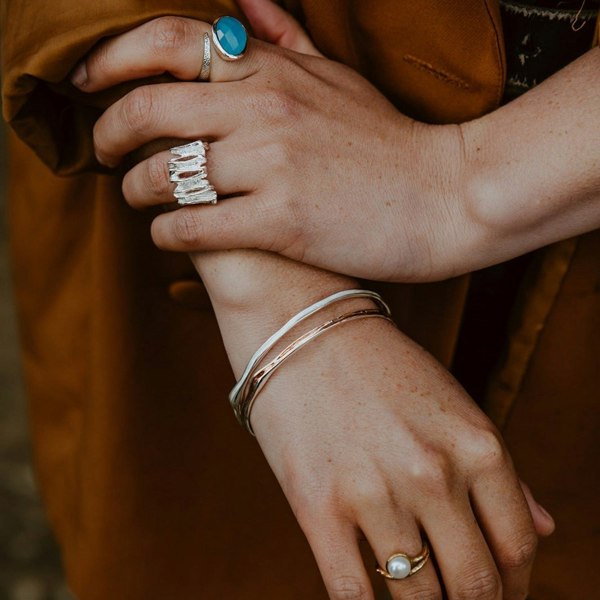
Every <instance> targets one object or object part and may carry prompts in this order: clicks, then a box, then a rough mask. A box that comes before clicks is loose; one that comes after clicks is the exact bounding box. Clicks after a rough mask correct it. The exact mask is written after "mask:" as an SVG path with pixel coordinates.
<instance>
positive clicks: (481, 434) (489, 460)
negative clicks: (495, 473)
mask: <svg viewBox="0 0 600 600" xmlns="http://www.w3.org/2000/svg"><path fill="white" fill-rule="evenodd" d="M471 455H472V456H473V457H474V459H475V461H476V463H477V465H478V467H479V468H480V469H481V470H489V469H497V468H498V466H499V465H501V464H503V463H504V462H505V461H506V458H507V454H506V449H505V447H504V443H503V441H502V438H501V437H500V434H499V433H498V431H497V430H496V429H495V428H493V427H492V426H490V427H489V428H488V429H486V430H483V431H482V430H480V431H478V432H477V435H476V436H475V437H474V439H473V440H472V442H471Z"/></svg>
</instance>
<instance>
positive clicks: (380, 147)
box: [85, 0, 600, 281]
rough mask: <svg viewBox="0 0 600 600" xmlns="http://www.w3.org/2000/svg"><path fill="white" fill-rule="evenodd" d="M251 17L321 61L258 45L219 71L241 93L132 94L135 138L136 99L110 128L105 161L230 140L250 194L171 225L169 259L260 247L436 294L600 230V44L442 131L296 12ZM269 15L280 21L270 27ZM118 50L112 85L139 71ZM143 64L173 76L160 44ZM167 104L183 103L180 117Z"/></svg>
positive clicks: (159, 193) (135, 186) (161, 197)
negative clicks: (331, 56)
mask: <svg viewBox="0 0 600 600" xmlns="http://www.w3.org/2000/svg"><path fill="white" fill-rule="evenodd" d="M242 5H243V6H245V7H246V8H247V9H249V10H250V11H251V16H255V17H256V19H260V20H259V21H258V29H259V31H261V33H263V34H264V33H265V31H266V32H267V33H268V32H269V31H270V30H269V29H268V28H269V27H270V28H275V27H279V28H280V29H275V30H274V31H270V33H269V36H270V39H277V40H279V41H280V42H281V41H282V40H283V41H288V40H293V42H294V43H295V44H297V45H298V47H299V48H301V49H302V50H303V51H304V52H308V53H309V54H300V53H297V52H293V53H292V52H286V51H281V52H278V51H275V50H274V49H273V47H272V46H269V47H265V46H264V45H263V44H260V43H258V42H256V43H254V44H252V45H251V49H250V51H249V55H248V56H247V57H245V58H244V60H243V61H240V63H235V64H222V65H217V69H216V71H215V73H214V74H213V75H214V76H213V81H219V82H227V85H225V86H223V85H215V86H210V87H208V88H207V87H206V86H197V85H195V84H193V85H190V86H176V87H173V86H170V87H169V86H157V87H154V88H143V89H141V90H140V91H139V92H138V96H137V97H135V96H134V97H128V98H127V99H125V100H124V102H127V103H129V104H128V106H127V110H128V112H129V113H132V114H134V118H135V119H137V121H136V122H135V123H133V126H134V127H137V129H138V130H139V131H138V134H139V135H138V136H136V137H135V138H130V137H128V136H127V135H126V133H125V132H126V131H127V130H126V128H125V127H124V125H127V124H126V123H123V121H122V118H123V116H124V115H125V114H128V112H127V111H124V110H123V105H122V104H117V105H115V106H114V107H113V109H112V110H109V112H108V115H107V117H106V118H105V119H102V120H101V121H100V123H99V125H98V128H97V132H96V142H97V150H98V155H99V157H100V159H101V160H103V161H105V162H108V163H111V162H115V161H119V160H120V159H121V157H122V156H123V155H124V154H125V153H127V152H129V151H130V150H132V147H131V144H137V143H139V142H140V141H147V140H149V139H152V138H153V137H156V136H159V135H163V134H164V133H165V130H168V131H169V132H170V133H172V134H173V133H174V134H176V135H179V136H181V137H189V136H195V137H204V138H207V139H213V140H215V141H214V143H213V144H212V151H211V153H210V157H209V167H210V172H211V180H212V181H213V183H214V185H215V186H216V188H217V191H218V192H219V193H220V194H221V195H227V196H232V197H230V198H228V199H227V201H222V202H221V203H220V204H219V205H218V206H215V207H200V208H198V207H193V208H186V209H185V210H182V211H178V212H176V213H170V214H167V215H164V216H161V217H159V218H157V219H156V221H155V223H154V226H153V237H154V240H155V242H156V243H157V244H158V245H159V246H160V247H161V248H164V249H169V250H179V251H194V250H202V251H204V250H221V249H232V248H257V249H261V250H268V251H272V252H278V253H281V254H282V255H284V256H287V257H289V258H292V259H294V260H299V261H302V262H306V263H309V264H312V265H316V266H319V267H322V268H325V269H329V270H332V271H335V272H338V273H346V274H348V275H351V276H357V277H364V278H368V279H384V280H392V281H430V280H437V279H445V278H448V277H451V276H454V275H457V274H461V273H465V272H469V271H473V270H476V269H479V268H482V267H485V266H489V265H491V264H496V263H498V262H502V261H504V260H508V259H510V258H513V257H515V256H519V255H521V254H524V253H526V252H528V251H530V250H533V249H536V248H539V247H541V246H544V245H547V244H549V243H552V242H555V241H558V240H561V239H565V238H567V237H570V236H574V235H577V234H580V233H584V232H587V231H591V230H594V229H596V228H597V227H598V226H600V169H599V168H598V165H599V164H600V144H599V143H598V140H599V139H600V104H599V103H598V101H597V98H598V96H599V94H600V78H598V77H597V73H598V71H599V70H600V49H594V50H591V51H589V52H588V53H587V54H586V55H584V56H583V57H582V58H581V59H579V60H578V61H576V62H575V63H573V64H571V65H569V66H568V67H567V68H565V69H563V70H562V71H561V72H560V73H558V74H557V75H555V76H554V77H552V78H551V79H549V80H548V81H546V82H544V83H543V84H541V85H540V86H539V87H538V88H535V89H534V90H531V91H530V92H528V93H526V94H525V95H524V96H523V97H521V98H519V99H518V100H516V101H514V102H511V103H510V104H508V105H507V106H504V107H502V108H501V109H499V110H496V111H494V112H493V113H491V114H489V115H486V116H484V117H482V118H480V119H476V120H474V121H472V122H470V123H466V124H463V125H461V126H460V127H459V126H447V125H446V126H439V125H426V124H423V123H418V122H416V121H414V120H412V119H409V118H408V117H405V116H404V115H402V114H400V113H399V112H398V111H397V110H396V109H395V108H394V107H393V106H392V105H391V104H389V103H388V101H387V100H386V99H385V98H384V97H383V96H382V95H381V94H380V93H379V92H378V91H377V90H375V89H374V88H373V87H372V86H370V85H369V84H368V83H367V82H366V81H365V80H364V79H362V78H361V77H360V76H358V75H357V74H356V73H354V72H353V71H351V70H349V69H347V68H345V67H343V66H342V65H339V64H337V63H335V62H333V61H328V60H325V59H324V58H323V57H321V55H319V54H318V52H317V51H316V49H314V47H312V45H311V42H310V40H309V39H308V37H307V36H306V34H305V33H304V32H303V31H302V30H301V29H300V28H299V26H298V24H297V23H295V22H294V21H292V20H291V19H290V18H289V17H287V20H286V17H285V16H282V15H281V14H280V13H277V11H281V9H279V8H278V7H275V6H274V5H271V4H270V3H269V2H268V1H267V0H259V1H257V0H252V1H247V2H242ZM269 6H270V7H271V10H272V11H275V15H277V14H279V20H277V16H273V17H271V21H269V22H268V23H265V20H266V19H268V18H269V16H268V14H267V16H265V11H267V10H268V7H269ZM252 11H254V12H252ZM273 23H274V24H273ZM261 27H262V29H261ZM281 28H283V29H281ZM286 28H287V29H286ZM285 32H287V33H285ZM144 35H146V33H145V31H144V30H143V29H141V30H140V31H139V32H138V33H137V34H134V36H133V37H136V36H137V38H140V39H138V40H137V41H138V42H141V37H142V36H144ZM286 35H287V38H286V37H285V36H286ZM187 39H188V41H187V42H186V45H187V47H186V48H182V49H181V52H180V54H179V56H178V58H179V60H180V63H178V64H177V65H172V66H171V69H170V70H171V72H172V73H173V74H174V75H176V76H177V77H179V78H181V79H188V80H189V79H192V78H195V77H197V75H198V73H197V71H198V60H197V57H198V55H199V54H200V55H201V52H202V50H201V39H195V38H194V37H193V36H191V35H190V36H189V38H187ZM124 43H130V44H133V39H132V40H129V41H127V42H124ZM104 51H105V52H106V54H107V56H108V57H109V58H108V60H109V62H110V64H111V65H113V66H114V71H113V72H112V74H111V76H112V77H114V78H116V79H121V78H123V76H125V75H126V73H130V72H131V65H130V64H129V62H128V61H126V60H125V61H120V63H118V64H117V62H116V61H115V60H112V61H111V59H110V56H111V54H112V53H114V54H117V55H118V54H119V53H120V52H121V48H120V44H119V42H117V41H115V42H114V43H113V44H108V45H106V46H105V47H104ZM142 55H143V59H144V65H145V67H144V73H145V74H148V73H156V72H162V71H164V70H165V69H167V68H168V67H169V65H166V64H164V61H162V60H161V57H160V55H159V54H157V53H155V54H153V56H148V53H146V54H145V55H144V54H143V44H142V43H139V48H138V50H137V51H136V52H132V53H131V57H130V61H133V62H135V61H137V60H139V59H141V58H142ZM103 64H104V63H101V62H96V63H93V62H92V63H88V79H87V83H86V85H85V89H87V90H90V91H94V90H96V89H98V86H99V85H100V83H99V82H100V81H106V75H105V74H104V73H103V72H102V65H103ZM224 98H226V99H224ZM167 104H176V105H177V106H178V107H179V110H178V111H173V113H172V114H173V120H174V121H173V122H169V121H168V115H169V114H170V113H169V111H166V110H165V108H164V107H165V105H167ZM132 105H133V106H132ZM200 107H201V109H200ZM234 107H235V108H234ZM136 108H140V109H143V110H140V111H139V114H137V113H135V112H134V111H135V109H136ZM116 113H119V114H116ZM110 125H112V126H113V127H114V128H115V129H114V130H111V129H110ZM127 142H129V144H128V143H127ZM570 157H577V158H576V160H574V159H571V158H570ZM166 158H167V156H166V155H157V156H155V157H153V158H152V159H149V160H148V161H147V162H145V163H142V164H140V165H139V166H138V168H137V169H134V170H133V171H132V172H131V173H130V174H129V175H128V177H127V179H126V180H125V191H126V193H127V196H128V198H130V201H131V203H132V204H133V205H135V206H137V207H145V206H148V205H151V204H160V203H165V202H168V201H169V200H170V199H171V197H172V196H171V190H170V187H169V186H167V185H165V183H164V181H165V180H164V177H161V176H160V174H159V175H156V174H157V172H159V170H160V168H161V167H162V168H163V169H164V168H165V167H164V165H165V163H166ZM508 182H510V184H507V183H508ZM365 223H368V224H369V226H368V227H365V226H364V224H365Z"/></svg>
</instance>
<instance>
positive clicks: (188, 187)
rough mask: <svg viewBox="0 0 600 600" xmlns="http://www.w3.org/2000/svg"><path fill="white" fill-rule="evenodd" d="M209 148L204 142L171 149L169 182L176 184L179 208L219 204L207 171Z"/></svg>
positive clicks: (174, 193)
mask: <svg viewBox="0 0 600 600" xmlns="http://www.w3.org/2000/svg"><path fill="white" fill-rule="evenodd" d="M209 148H210V146H209V145H208V144H207V143H206V142H203V141H202V140H198V141H196V142H192V143H191V144H185V145H183V146H176V147H174V148H171V154H172V155H173V158H171V159H170V160H169V181H170V182H171V183H174V184H175V191H174V192H173V195H174V196H175V200H176V201H177V204H179V206H190V205H195V204H216V203H217V192H216V191H215V188H214V187H213V186H212V185H211V183H210V182H209V180H208V173H207V169H206V153H207V152H208V150H209Z"/></svg>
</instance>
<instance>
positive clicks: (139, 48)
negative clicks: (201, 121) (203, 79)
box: [71, 17, 277, 92]
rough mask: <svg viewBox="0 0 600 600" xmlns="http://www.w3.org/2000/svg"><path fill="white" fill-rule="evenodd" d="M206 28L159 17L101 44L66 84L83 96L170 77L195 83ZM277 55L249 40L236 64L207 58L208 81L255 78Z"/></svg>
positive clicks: (214, 54) (216, 57) (193, 22)
mask: <svg viewBox="0 0 600 600" xmlns="http://www.w3.org/2000/svg"><path fill="white" fill-rule="evenodd" d="M210 29H211V28H210V25H208V24H207V23H204V22H202V21H197V20H194V19H185V18H182V17H160V18H158V19H154V20H153V21H149V22H148V23H145V24H143V25H140V26H139V27H136V28H135V29H132V30H131V31H128V32H126V33H123V34H121V35H118V36H115V37H113V38H110V39H108V40H106V41H105V42H102V43H101V44H100V45H99V46H97V47H96V48H95V49H94V50H92V52H90V54H88V56H87V57H86V58H85V59H84V60H83V61H82V62H81V63H79V65H77V67H76V68H75V69H74V71H73V73H72V75H71V82H72V83H73V85H75V86H76V87H77V88H79V89H81V90H82V91H85V92H96V91H99V90H103V89H106V88H109V87H112V86H114V85H116V84H118V83H123V82H125V81H132V80H134V79H140V78H142V77H149V76H152V75H159V74H162V73H170V74H171V75H173V76H174V77H176V78H177V79H182V80H186V81H192V80H196V79H198V77H199V75H200V70H201V68H202V57H203V53H204V34H205V33H209V34H210ZM271 55H273V56H274V55H277V50H276V49H274V48H273V47H272V46H269V45H266V44H264V43H262V42H260V41H259V40H252V39H251V40H249V44H248V49H247V51H246V54H245V55H244V56H243V58H242V59H240V60H237V61H234V62H230V61H225V60H223V59H222V58H221V57H220V56H219V54H218V53H217V52H216V51H214V47H213V52H211V77H210V78H211V81H221V82H223V81H240V80H242V79H245V78H247V77H250V76H251V75H253V74H254V73H256V72H257V71H258V70H259V68H260V66H261V64H262V61H264V60H266V59H267V58H268V57H269V56H271Z"/></svg>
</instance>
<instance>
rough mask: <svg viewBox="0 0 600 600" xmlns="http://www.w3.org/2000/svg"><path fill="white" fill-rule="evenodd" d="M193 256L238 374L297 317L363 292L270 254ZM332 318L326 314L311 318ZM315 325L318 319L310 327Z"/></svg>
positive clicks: (350, 282)
mask: <svg viewBox="0 0 600 600" xmlns="http://www.w3.org/2000/svg"><path fill="white" fill-rule="evenodd" d="M191 257H192V261H193V262H194V265H195V266H196V268H197V270H198V272H199V273H200V275H201V277H202V278H203V280H204V283H205V285H206V288H207V290H208V293H209V295H210V297H211V301H212V303H213V307H214V309H215V313H216V316H217V319H218V321H219V327H220V330H221V334H222V336H223V340H224V342H225V346H226V349H227V352H228V354H229V358H230V362H231V364H232V367H233V369H234V371H235V372H236V375H239V374H240V372H241V371H240V370H241V369H243V367H244V366H245V363H246V361H247V360H248V359H249V358H250V356H251V355H252V354H253V353H254V352H255V351H256V349H257V348H258V347H259V346H260V344H262V342H264V341H265V340H266V339H267V338H268V337H269V336H271V335H272V334H273V333H274V332H275V331H277V330H278V329H279V328H280V327H281V326H282V325H284V324H285V323H286V322H287V321H288V320H289V319H290V318H291V317H293V316H294V315H295V314H297V313H298V312H300V311H301V310H303V309H304V308H306V307H308V306H310V305H311V304H313V303H314V302H316V301H318V300H322V299H323V298H325V297H327V296H329V295H331V294H333V293H335V292H338V291H341V290H345V289H350V288H356V287H359V286H358V285H357V283H356V281H354V280H352V279H350V278H347V277H342V276H339V275H336V274H334V273H330V272H326V271H321V270H319V269H315V268H313V267H309V266H307V265H303V264H300V263H295V262H293V261H290V260H288V259H285V258H282V257H280V256H277V255H273V254H270V253H266V252H259V251H237V250H236V251H231V252H218V253H217V252H215V253H205V254H193V255H191ZM357 303H360V304H361V305H364V304H365V301H364V300H356V301H354V300H353V301H347V302H346V303H345V304H344V310H346V309H349V310H352V309H353V308H357V307H358V306H357ZM366 304H367V305H368V304H369V302H368V301H366ZM330 310H331V311H336V310H338V309H337V308H336V307H335V306H334V307H331V309H330ZM328 316H329V311H324V312H323V313H320V317H317V316H315V317H313V318H311V319H316V320H317V321H318V320H319V318H324V319H325V320H327V318H328ZM312 324H313V320H309V321H307V323H306V325H307V326H308V327H310V325H312Z"/></svg>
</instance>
